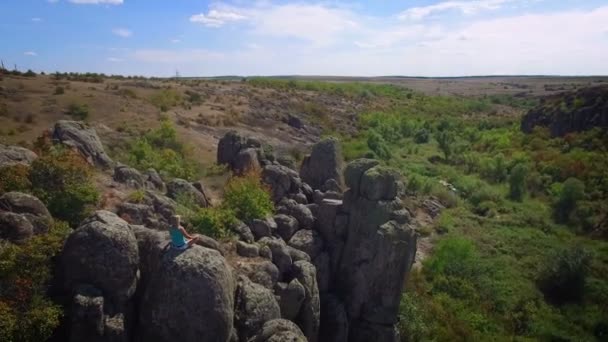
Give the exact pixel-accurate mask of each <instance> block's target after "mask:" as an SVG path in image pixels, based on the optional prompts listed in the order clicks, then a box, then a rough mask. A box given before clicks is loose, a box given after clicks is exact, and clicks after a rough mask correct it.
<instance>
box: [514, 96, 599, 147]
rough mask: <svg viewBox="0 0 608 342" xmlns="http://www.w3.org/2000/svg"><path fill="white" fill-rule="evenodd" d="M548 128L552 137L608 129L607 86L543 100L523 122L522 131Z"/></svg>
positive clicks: (527, 131) (528, 131) (529, 131)
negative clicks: (595, 129) (593, 129)
mask: <svg viewBox="0 0 608 342" xmlns="http://www.w3.org/2000/svg"><path fill="white" fill-rule="evenodd" d="M537 126H540V127H546V128H548V129H549V131H550V132H551V135H552V136H554V137H555V136H564V135H566V134H568V133H570V132H580V131H586V130H589V129H591V128H594V127H601V128H608V86H599V87H590V88H584V89H580V90H577V91H575V92H569V93H562V94H558V95H553V96H550V97H546V98H544V99H542V102H541V103H540V104H539V105H538V106H536V107H535V108H533V109H531V110H530V111H529V112H528V113H527V114H526V115H525V116H524V117H523V118H522V121H521V130H522V131H523V132H525V133H531V132H532V130H533V129H534V127H537Z"/></svg>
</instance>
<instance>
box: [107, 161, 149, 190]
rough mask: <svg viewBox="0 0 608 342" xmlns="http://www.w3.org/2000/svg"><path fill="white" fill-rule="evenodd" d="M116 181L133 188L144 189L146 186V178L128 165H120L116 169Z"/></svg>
mask: <svg viewBox="0 0 608 342" xmlns="http://www.w3.org/2000/svg"><path fill="white" fill-rule="evenodd" d="M113 178H114V180H115V181H117V182H119V183H124V184H126V185H128V186H130V187H132V188H137V189H140V188H143V187H144V186H145V185H146V178H145V177H144V176H143V175H142V174H141V173H140V172H139V171H137V170H136V169H134V168H132V167H128V166H126V165H118V166H116V167H115V168H114V176H113Z"/></svg>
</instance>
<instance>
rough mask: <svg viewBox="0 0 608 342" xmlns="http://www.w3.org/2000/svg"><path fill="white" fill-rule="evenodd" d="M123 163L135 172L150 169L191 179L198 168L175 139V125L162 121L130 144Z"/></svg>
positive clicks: (186, 150) (197, 171)
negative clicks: (135, 169)
mask: <svg viewBox="0 0 608 342" xmlns="http://www.w3.org/2000/svg"><path fill="white" fill-rule="evenodd" d="M125 159H127V163H128V164H129V165H131V166H133V167H135V168H137V169H140V170H147V169H149V168H154V169H156V170H157V171H158V172H160V173H161V174H164V175H168V176H170V177H177V178H184V179H188V180H192V179H195V178H196V177H197V176H198V175H199V174H200V165H198V164H197V163H196V162H194V161H193V160H192V158H190V151H189V150H188V148H187V147H186V146H185V145H184V144H182V143H181V142H180V141H178V139H177V131H176V130H175V126H173V124H172V123H171V122H170V121H169V120H163V122H162V123H161V125H160V127H159V128H158V129H156V130H153V131H150V132H148V133H146V134H145V135H144V136H143V137H140V138H138V139H136V140H135V141H133V142H131V144H130V145H129V147H128V150H127V156H126V158H125Z"/></svg>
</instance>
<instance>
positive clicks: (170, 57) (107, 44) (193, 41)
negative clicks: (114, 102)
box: [0, 0, 608, 77]
mask: <svg viewBox="0 0 608 342" xmlns="http://www.w3.org/2000/svg"><path fill="white" fill-rule="evenodd" d="M0 11H2V13H7V14H9V15H7V16H5V20H4V22H3V23H2V24H0V34H2V36H3V40H4V42H3V44H2V45H1V46H0V59H2V60H3V62H4V63H5V65H7V66H8V65H10V66H11V67H12V65H13V64H17V66H18V67H19V68H20V69H28V68H29V69H33V70H36V71H46V72H54V71H76V72H103V73H106V74H124V75H145V76H171V75H173V74H175V72H176V71H178V72H179V73H180V74H181V75H183V76H219V75H245V76H246V75H333V76H384V75H399V76H428V77H433V76H443V77H450V76H481V75H572V76H578V75H607V74H608V65H607V64H606V63H605V60H608V2H607V1H598V0H592V1H585V2H584V3H581V2H580V1H574V0H565V1H551V0H444V1H422V0H416V1H389V0H379V1H371V0H369V1H357V2H345V1H318V2H317V1H285V0H283V1H269V0H261V1H254V2H245V1H241V0H234V1H220V2H216V1H213V2H209V1H194V0H184V1H180V2H175V1H173V2H169V1H167V0H148V1H141V0H139V1H138V0H23V1H16V0H9V1H5V2H3V3H1V4H0Z"/></svg>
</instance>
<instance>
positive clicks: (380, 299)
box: [335, 160, 416, 341]
mask: <svg viewBox="0 0 608 342" xmlns="http://www.w3.org/2000/svg"><path fill="white" fill-rule="evenodd" d="M345 175H346V177H345V181H346V184H347V185H348V186H349V187H350V189H349V190H348V191H347V192H346V193H345V195H344V208H343V209H344V211H345V212H346V213H347V214H348V229H347V234H346V239H345V240H344V247H343V252H342V255H341V259H340V262H339V263H338V264H337V270H336V274H335V279H336V281H337V284H336V288H335V294H336V295H337V296H338V297H339V298H341V299H342V301H343V302H344V305H345V309H346V312H347V314H348V317H349V323H350V324H349V327H350V332H349V340H352V341H365V338H370V337H371V336H384V337H385V338H386V339H382V340H383V341H384V340H386V341H396V340H397V337H396V335H394V333H395V331H396V330H395V324H396V323H397V315H398V311H399V302H400V299H401V295H402V292H403V285H404V279H406V277H407V274H408V272H409V270H410V267H411V265H412V263H413V261H414V255H415V252H416V236H415V233H414V229H413V228H412V227H410V226H409V225H408V224H407V223H403V222H398V221H396V220H394V219H393V218H394V217H395V216H398V217H400V216H399V215H396V214H395V212H398V211H399V210H402V209H403V205H402V204H401V201H400V200H399V198H396V197H395V196H396V194H397V189H398V188H399V186H400V182H399V178H398V175H397V174H396V173H395V172H393V171H392V170H390V169H387V168H384V167H381V166H376V165H375V163H373V162H370V161H367V160H360V161H355V162H353V163H351V164H349V165H348V166H347V168H346V171H345Z"/></svg>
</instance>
